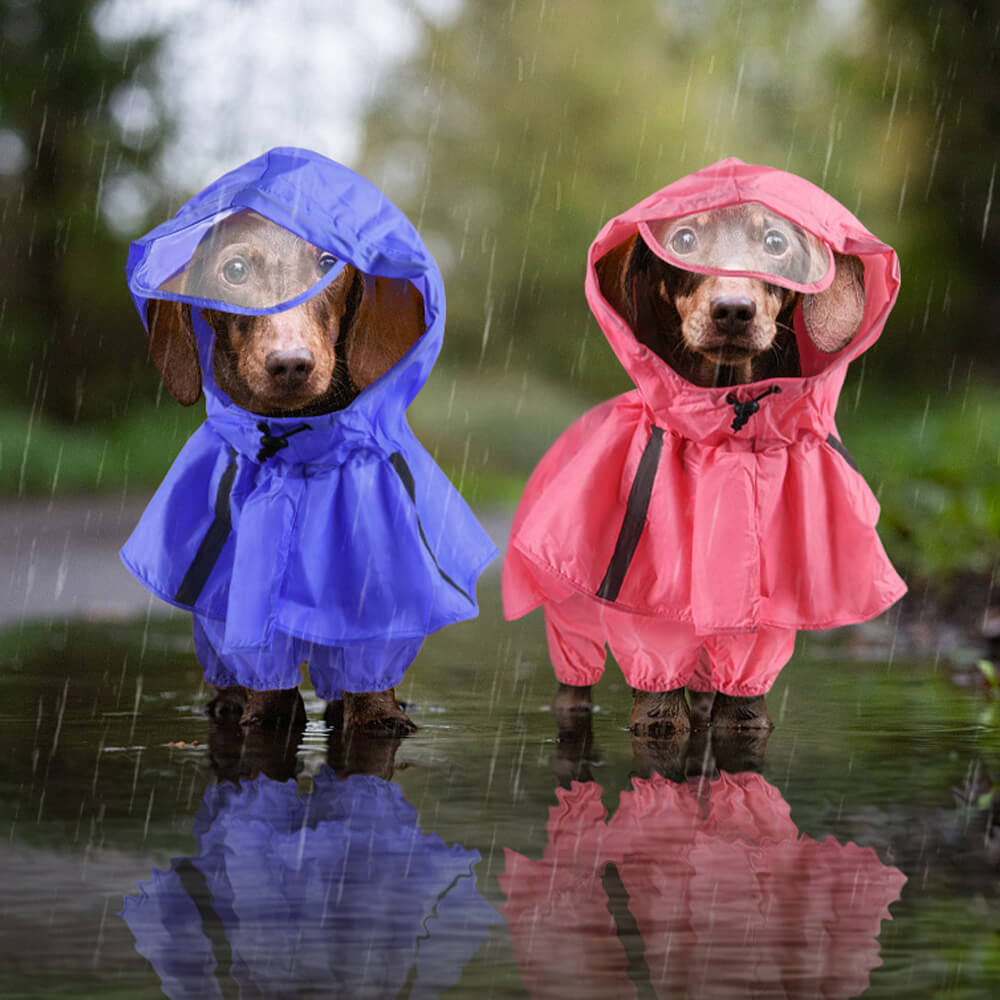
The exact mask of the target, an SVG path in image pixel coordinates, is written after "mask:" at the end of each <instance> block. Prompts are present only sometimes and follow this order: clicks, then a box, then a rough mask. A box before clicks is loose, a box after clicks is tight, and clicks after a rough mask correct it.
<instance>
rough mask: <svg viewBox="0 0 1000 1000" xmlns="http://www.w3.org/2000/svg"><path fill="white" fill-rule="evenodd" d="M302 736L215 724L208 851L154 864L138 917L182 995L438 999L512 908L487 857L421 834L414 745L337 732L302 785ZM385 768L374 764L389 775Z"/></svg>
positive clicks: (199, 831)
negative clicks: (404, 777)
mask: <svg viewBox="0 0 1000 1000" xmlns="http://www.w3.org/2000/svg"><path fill="white" fill-rule="evenodd" d="M298 735H301V732H299V733H298V734H295V733H293V734H291V735H290V736H289V735H287V734H286V733H284V732H282V731H276V730H267V729H262V728H260V727H257V728H255V729H251V730H249V731H246V730H241V728H240V727H238V726H221V725H217V726H215V727H213V731H212V733H211V743H210V748H211V754H212V761H213V767H214V768H215V769H216V771H217V773H219V775H220V777H225V778H231V779H237V778H239V779H241V780H240V781H239V783H236V781H235V780H222V781H220V783H219V784H216V785H213V786H211V787H210V788H208V789H207V791H206V792H205V796H204V799H203V802H202V807H201V810H200V811H199V813H198V815H197V816H196V817H195V821H194V833H195V837H196V839H197V842H198V854H197V855H196V856H195V857H192V858H179V859H176V860H174V861H173V863H172V864H171V866H170V869H169V871H166V872H161V871H155V870H154V871H153V874H152V878H151V879H150V880H149V881H148V882H144V883H140V885H139V896H138V898H136V897H132V896H127V897H126V898H125V906H124V909H123V911H122V916H123V917H124V919H125V921H126V923H127V924H128V926H129V928H130V929H131V931H132V933H133V935H134V936H135V942H136V949H137V950H138V951H139V952H140V953H141V954H142V955H144V956H145V957H146V958H147V959H149V961H150V962H151V963H152V964H153V968H154V969H155V970H156V973H157V974H158V975H159V977H160V980H161V982H162V986H163V990H164V992H165V993H166V994H167V996H169V997H171V998H180V997H184V998H187V997H214V996H219V997H221V996H223V995H227V994H226V991H225V989H224V983H225V980H226V979H227V978H228V977H230V976H231V977H232V979H235V980H236V982H237V983H238V985H239V989H240V991H241V995H247V996H265V997H275V996H301V995H303V994H306V993H308V994H310V995H311V994H312V992H313V991H318V992H317V995H325V996H328V995H336V996H351V997H362V996H378V997H383V996H385V997H394V996H397V995H400V993H401V992H403V993H405V994H406V995H412V996H437V995H438V993H439V992H441V991H443V990H446V989H448V988H449V987H450V986H452V985H454V983H456V982H457V981H458V979H459V977H460V975H461V972H462V969H463V967H464V965H465V964H466V962H467V961H468V960H469V959H470V958H471V957H472V955H473V954H474V953H475V952H476V950H477V949H478V948H479V946H480V944H481V942H482V941H483V939H484V938H485V937H486V935H487V933H488V931H489V928H490V926H491V925H492V924H495V923H499V917H498V916H497V913H496V911H495V910H494V909H493V908H492V907H491V906H490V905H489V904H488V903H487V902H486V901H485V900H484V899H483V898H482V896H481V895H480V894H479V892H478V890H477V888H476V877H475V873H474V870H473V867H474V865H475V864H476V863H477V862H478V861H479V854H478V853H477V852H475V851H469V850H466V849H465V848H463V847H462V846H461V845H459V844H454V845H452V846H450V847H449V846H447V845H446V844H445V843H444V841H442V840H441V838H440V837H438V836H437V835H435V834H427V833H424V832H423V831H421V829H420V828H419V826H418V824H417V811H416V809H414V808H413V806H412V805H410V803H409V802H407V800H406V798H405V797H404V795H403V791H402V789H401V788H400V786H399V785H397V784H395V783H393V782H391V781H389V780H387V779H388V778H389V777H391V776H392V772H393V766H394V755H395V752H396V748H397V747H398V746H399V740H389V739H385V738H381V739H378V738H373V737H369V736H367V735H366V734H363V733H360V732H350V733H348V734H347V735H346V736H345V735H342V733H341V732H340V731H334V733H333V735H332V736H331V745H330V748H329V758H328V759H329V764H328V765H325V766H324V767H323V768H322V769H321V771H320V772H319V773H318V774H317V775H316V776H315V777H314V778H313V779H312V781H313V788H312V791H311V792H309V793H308V794H303V795H300V794H299V789H298V785H297V783H296V781H295V780H294V779H293V775H294V772H295V768H296V754H295V751H296V748H297V743H298V739H297V736H298ZM373 772H374V773H373Z"/></svg>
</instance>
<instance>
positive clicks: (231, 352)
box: [149, 212, 424, 733]
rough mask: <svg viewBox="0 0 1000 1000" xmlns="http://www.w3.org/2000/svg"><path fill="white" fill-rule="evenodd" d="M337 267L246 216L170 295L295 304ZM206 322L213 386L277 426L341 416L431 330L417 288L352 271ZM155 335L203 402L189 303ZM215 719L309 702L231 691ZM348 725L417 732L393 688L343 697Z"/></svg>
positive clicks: (164, 368)
mask: <svg viewBox="0 0 1000 1000" xmlns="http://www.w3.org/2000/svg"><path fill="white" fill-rule="evenodd" d="M335 263H336V260H335V258H333V257H332V255H330V254H326V253H324V252H322V251H320V250H318V249H317V248H315V247H311V246H310V245H309V244H306V243H304V241H302V240H300V239H298V237H295V236H293V234H291V233H288V232H287V231H285V230H283V229H281V227H279V226H276V225H274V224H272V223H269V222H267V220H264V219H262V218H261V217H260V216H258V215H256V214H255V213H253V212H240V213H238V214H236V215H233V216H230V217H229V218H228V219H226V220H225V221H224V222H223V223H221V224H220V225H217V226H216V227H214V229H213V230H212V232H211V235H210V237H209V238H206V239H205V240H203V241H202V243H201V244H200V245H199V247H198V249H197V250H196V251H195V255H194V258H193V259H192V263H191V265H190V266H189V267H188V268H186V269H185V271H184V272H183V274H182V275H181V276H180V277H179V278H174V279H171V281H170V282H168V283H167V284H166V285H165V286H164V287H165V288H167V289H168V290H170V291H177V292H183V293H186V294H189V295H193V296H197V297H199V298H208V299H214V300H225V301H234V300H236V299H234V298H226V294H228V293H227V286H237V288H238V290H239V293H240V298H239V299H238V301H240V302H241V303H242V304H246V305H253V304H255V303H257V302H259V303H260V304H261V305H264V304H265V303H268V302H280V301H282V299H287V298H291V297H293V296H291V295H284V294H283V288H292V289H299V290H304V289H306V288H308V287H310V286H311V285H313V284H315V283H316V282H317V281H319V280H320V279H321V278H322V277H323V275H324V274H325V273H327V272H328V271H329V270H330V268H331V266H332V265H333V264H335ZM254 282H256V283H257V285H256V287H255V286H254ZM276 284H277V285H280V286H281V287H274V286H275V285H276ZM264 286H268V287H264ZM231 290H232V289H230V291H231ZM202 315H203V316H204V318H205V320H206V321H207V322H208V324H209V325H210V326H211V328H212V330H213V332H214V333H215V347H214V353H213V357H212V368H213V375H214V377H215V381H216V384H217V385H218V386H219V388H221V389H222V390H223V391H224V392H225V393H226V394H227V395H228V396H229V398H230V399H231V400H232V401H233V402H234V403H235V404H236V405H237V406H239V407H240V408H242V409H244V410H248V411H250V412H251V413H259V414H261V415H262V416H273V417H281V416H295V415H299V414H301V415H302V416H315V415H319V414H322V413H330V412H332V411H333V410H338V409H342V408H343V407H345V406H347V405H349V404H350V402H351V401H352V400H353V399H354V398H355V397H356V396H357V394H358V393H359V392H360V391H361V390H362V389H364V388H365V387H366V386H369V385H371V384H372V383H373V382H374V381H375V380H376V379H378V378H379V377H380V376H381V375H383V374H384V373H385V372H387V371H388V370H389V369H390V368H391V367H392V366H393V365H394V364H395V363H396V362H397V361H398V360H399V359H400V358H401V357H402V356H403V355H404V354H405V353H406V352H407V351H408V350H409V348H410V347H411V346H412V345H413V343H414V342H415V341H416V340H417V339H418V338H419V337H420V335H421V334H422V333H423V332H424V305H423V298H422V297H421V295H420V293H419V292H418V291H417V289H416V288H414V287H413V285H412V284H410V283H409V282H408V281H405V280H401V279H391V278H383V277H374V276H372V275H368V274H364V273H362V272H361V271H359V270H357V269H356V268H354V267H352V266H351V265H350V264H348V265H347V266H346V267H345V268H344V269H343V271H342V272H341V273H340V274H339V275H338V276H337V277H336V278H334V279H333V281H332V282H331V283H330V284H329V285H328V286H327V288H325V289H324V290H323V291H322V292H320V293H319V294H317V295H315V296H313V297H312V298H310V299H307V300H306V301H305V302H303V303H301V304H300V305H298V306H295V307H294V308H291V309H287V310H285V311H283V312H275V313H270V314H268V315H262V316H257V315H244V314H240V313H232V312H222V311H219V310H214V309H204V310H202ZM149 329H150V354H151V357H152V359H153V362H154V364H155V365H156V368H157V370H158V371H159V373H160V375H161V377H162V378H163V382H164V385H165V386H166V388H167V391H168V392H169V393H170V394H171V395H172V396H173V397H174V399H176V400H177V401H178V402H179V403H182V404H184V405H185V406H190V405H192V404H194V403H195V402H197V400H198V399H199V397H200V396H201V366H200V364H199V360H198V349H197V345H196V342H195V335H194V330H193V326H192V314H191V306H189V305H186V304H181V303H178V302H172V301H164V300H156V301H154V302H153V303H152V304H151V306H150V322H149ZM209 712H210V713H211V714H212V715H214V716H216V717H223V716H232V715H235V714H237V713H238V714H239V715H240V721H241V723H243V724H244V725H248V724H254V723H260V722H269V721H277V720H286V719H292V718H295V717H297V716H301V714H302V701H301V698H300V696H299V693H298V690H297V689H295V688H292V689H291V690H287V691H252V690H249V689H246V688H241V687H240V688H237V687H227V688H223V689H220V690H219V692H218V694H217V695H216V697H215V698H214V699H213V701H212V702H211V704H210V705H209ZM343 719H344V725H353V726H358V727H362V728H369V729H377V730H389V731H392V732H395V733H405V732H412V731H413V730H414V729H415V728H416V727H415V726H414V725H413V723H412V722H411V721H410V720H409V718H407V716H406V714H405V713H404V711H403V709H402V708H401V707H400V705H399V703H398V702H397V701H396V698H395V695H394V692H393V691H392V689H390V690H388V691H377V692H367V693H363V694H362V693H359V694H351V693H347V692H345V695H344V705H343Z"/></svg>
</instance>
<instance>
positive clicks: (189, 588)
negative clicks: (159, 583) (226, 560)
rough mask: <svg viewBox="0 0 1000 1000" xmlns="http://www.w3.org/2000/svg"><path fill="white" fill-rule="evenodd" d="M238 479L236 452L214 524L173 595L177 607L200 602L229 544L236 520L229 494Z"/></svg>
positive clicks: (219, 492)
mask: <svg viewBox="0 0 1000 1000" xmlns="http://www.w3.org/2000/svg"><path fill="white" fill-rule="evenodd" d="M235 479H236V452H235V451H234V452H231V458H230V459H229V465H227V466H226V470H225V472H223V473H222V478H221V479H220V480H219V488H218V490H217V491H216V494H215V520H213V521H212V523H211V524H210V525H209V526H208V531H206V532H205V537H204V538H203V539H202V540H201V545H199V546H198V551H197V552H196V553H195V557H194V559H193V560H192V561H191V565H190V566H188V569H187V572H186V573H185V574H184V579H183V580H181V585H180V586H179V587H178V588H177V593H176V594H174V600H175V601H176V602H177V603H178V604H183V605H185V606H187V607H190V606H191V605H193V604H194V602H195V601H197V600H198V597H199V595H200V594H201V592H202V590H203V589H204V586H205V584H206V583H207V582H208V577H209V574H210V573H211V572H212V567H213V566H214V565H215V564H216V562H218V560H219V556H220V555H221V554H222V546H223V545H225V544H226V539H227V538H228V537H229V532H230V531H232V529H233V520H232V516H231V514H230V512H229V494H230V493H232V491H233V481H234V480H235Z"/></svg>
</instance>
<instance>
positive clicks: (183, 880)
mask: <svg viewBox="0 0 1000 1000" xmlns="http://www.w3.org/2000/svg"><path fill="white" fill-rule="evenodd" d="M174 873H175V874H176V875H177V879H178V881H179V882H180V884H181V888H182V889H183V890H184V892H185V893H187V895H188V896H189V897H190V899H191V902H192V903H194V905H195V909H196V910H197V911H198V916H199V917H201V930H202V933H203V934H204V935H205V937H206V938H208V941H209V944H210V945H211V946H212V958H213V959H214V960H215V973H214V975H215V976H216V978H217V982H218V985H219V988H220V990H222V993H223V995H225V993H226V992H228V991H227V990H226V989H225V988H224V985H223V984H224V983H225V982H226V980H225V979H223V978H221V974H224V973H228V972H229V971H230V970H231V969H232V967H233V949H232V946H231V945H230V943H229V938H228V937H226V924H225V921H223V919H222V917H221V916H219V913H218V911H217V910H216V909H215V907H214V906H213V905H212V890H211V888H210V887H209V884H208V879H207V878H205V873H204V872H203V871H202V870H201V869H200V868H198V867H197V866H196V865H195V864H194V862H193V861H191V860H190V859H189V858H185V859H184V860H183V861H182V862H181V863H180V864H178V865H177V866H176V867H175V868H174ZM200 972H201V975H202V976H212V975H213V973H212V972H210V971H209V970H208V969H202V970H200ZM184 985H185V986H188V987H190V986H195V985H196V984H195V983H193V982H185V983H184ZM197 985H198V986H199V987H200V986H202V985H204V979H202V980H201V981H199V982H198V983H197Z"/></svg>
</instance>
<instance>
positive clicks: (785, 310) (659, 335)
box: [597, 206, 865, 388]
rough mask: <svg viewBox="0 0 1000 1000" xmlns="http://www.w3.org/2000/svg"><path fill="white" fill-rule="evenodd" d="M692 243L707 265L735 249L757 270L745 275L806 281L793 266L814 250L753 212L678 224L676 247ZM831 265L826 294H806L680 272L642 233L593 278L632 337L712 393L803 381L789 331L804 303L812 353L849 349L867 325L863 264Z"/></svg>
mask: <svg viewBox="0 0 1000 1000" xmlns="http://www.w3.org/2000/svg"><path fill="white" fill-rule="evenodd" d="M737 209H740V210H742V211H737ZM696 230H697V232H696ZM688 234H691V235H688ZM695 237H697V238H698V239H699V241H700V243H701V244H702V245H703V246H705V245H707V246H708V247H709V250H708V251H707V255H706V258H703V259H711V257H710V254H711V248H713V247H715V246H720V247H722V248H728V249H729V250H730V252H731V250H732V247H733V244H734V243H736V244H738V249H739V252H740V254H741V259H742V260H744V261H748V262H750V264H751V266H744V267H743V268H741V269H745V270H755V271H758V272H770V273H773V274H775V275H776V276H778V275H784V276H786V277H789V278H792V279H793V280H799V283H804V282H802V281H801V278H802V277H803V275H802V274H801V273H797V272H796V264H795V263H794V261H795V260H796V259H798V261H799V263H800V265H801V260H802V256H803V253H809V252H810V250H809V248H808V247H804V246H803V245H802V244H801V243H799V242H796V241H795V234H794V233H793V232H792V227H790V226H789V225H788V224H787V223H783V220H780V218H778V217H775V218H762V217H761V213H760V211H759V210H757V209H750V208H749V207H748V206H735V207H734V210H733V211H729V212H723V213H712V214H709V213H706V214H704V215H702V216H699V217H694V218H691V219H685V220H682V226H681V228H677V227H675V231H674V234H673V244H672V246H673V247H677V246H678V245H679V246H680V247H681V248H682V249H683V247H684V242H683V241H684V239H689V240H694V239H695ZM767 241H769V242H767ZM776 250H780V251H783V254H777V253H775V252H774V251H776ZM796 251H797V252H796ZM677 256H678V257H679V256H680V254H677ZM781 256H785V257H786V259H787V261H788V263H785V262H784V261H783V260H781ZM754 264H757V266H753V265H754ZM834 264H835V273H834V277H833V280H832V282H831V283H830V285H829V287H828V288H826V289H825V290H824V291H822V292H818V293H813V294H808V293H807V294H803V293H801V292H797V291H793V290H792V289H789V288H785V287H783V286H781V285H777V284H774V283H772V282H768V281H764V280H763V279H760V278H753V277H747V276H744V275H736V274H733V275H719V274H699V273H695V272H693V271H687V270H684V269H682V268H680V267H675V266H674V265H672V264H669V263H667V261H665V260H663V259H661V258H660V257H659V256H657V255H656V254H655V253H654V252H653V251H652V250H651V249H650V248H649V247H648V246H647V245H646V243H645V241H644V240H643V239H642V237H641V236H639V235H638V234H637V235H635V236H633V237H632V238H631V239H629V240H626V241H625V242H624V243H622V244H621V245H619V246H618V247H616V248H615V249H613V250H611V251H610V252H609V253H607V254H606V255H605V256H604V257H603V258H602V259H601V260H600V261H599V262H598V265H597V272H598V280H599V283H600V286H601V291H602V292H603V294H604V297H605V298H606V299H607V300H608V302H609V303H610V304H611V306H612V307H613V308H614V309H615V311H616V312H617V313H618V314H619V315H620V316H622V318H624V319H625V320H626V322H628V324H629V326H630V327H631V329H632V331H633V333H634V334H635V337H636V339H637V340H639V341H640V342H641V343H643V344H645V345H646V346H647V347H648V348H650V350H652V351H653V352H654V353H655V354H656V355H657V356H658V357H660V358H661V359H662V360H663V361H665V362H666V363H667V364H668V365H670V367H671V368H673V369H674V371H676V372H677V374H678V375H680V376H681V377H682V378H684V379H686V380H687V381H688V382H691V383H692V384H694V385H697V386H701V387H703V388H710V387H713V386H732V385H741V384H745V383H747V382H758V381H761V380H762V379H769V378H789V377H794V376H797V375H800V374H801V369H800V365H799V352H798V348H797V346H796V341H795V331H794V327H793V325H792V322H793V320H792V318H793V315H794V313H795V310H796V308H797V307H798V305H799V303H800V302H801V304H802V317H803V321H804V323H805V327H806V332H807V333H808V335H809V339H810V340H811V341H812V343H813V345H814V346H815V347H816V348H818V349H819V350H820V351H823V352H824V353H830V354H832V353H835V352H837V351H839V350H841V349H842V348H844V347H845V346H846V345H847V344H848V343H849V342H850V340H851V338H853V336H854V335H855V334H856V333H857V331H858V328H859V327H860V325H861V318H862V315H863V313H864V305H865V292H864V272H863V266H862V264H861V261H860V260H859V259H858V258H857V257H853V256H849V255H845V254H839V253H835V254H834Z"/></svg>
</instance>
